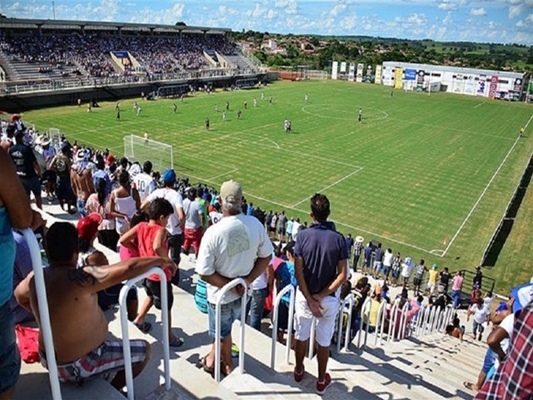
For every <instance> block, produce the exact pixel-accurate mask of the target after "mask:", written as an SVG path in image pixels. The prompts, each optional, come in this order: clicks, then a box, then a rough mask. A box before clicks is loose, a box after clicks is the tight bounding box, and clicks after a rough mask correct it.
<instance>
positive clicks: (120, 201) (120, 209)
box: [110, 169, 141, 236]
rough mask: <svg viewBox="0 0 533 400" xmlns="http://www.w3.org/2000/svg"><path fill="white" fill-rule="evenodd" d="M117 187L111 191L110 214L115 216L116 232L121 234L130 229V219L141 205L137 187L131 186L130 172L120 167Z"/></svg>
mask: <svg viewBox="0 0 533 400" xmlns="http://www.w3.org/2000/svg"><path fill="white" fill-rule="evenodd" d="M118 183H119V184H120V186H119V188H118V189H115V190H113V191H112V192H111V199H110V208H111V213H110V214H111V215H112V216H113V217H115V218H116V219H115V224H116V229H117V233H118V234H119V235H121V236H122V235H123V234H124V233H126V232H127V231H128V230H129V229H130V220H131V218H132V217H133V215H135V213H136V212H137V210H138V209H139V208H140V206H141V199H140V197H139V192H137V189H135V188H134V187H132V186H131V183H130V174H129V173H128V171H126V170H125V169H122V171H120V173H119V175H118Z"/></svg>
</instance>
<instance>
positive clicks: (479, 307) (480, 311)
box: [466, 299, 490, 340]
mask: <svg viewBox="0 0 533 400" xmlns="http://www.w3.org/2000/svg"><path fill="white" fill-rule="evenodd" d="M471 315H474V322H473V331H474V340H475V339H476V334H477V332H478V331H479V335H478V336H477V340H481V339H482V337H483V331H484V330H485V325H486V324H485V323H486V322H488V320H489V316H490V310H489V309H488V308H487V307H484V306H483V299H477V302H476V303H475V304H473V305H472V306H471V307H470V308H469V309H468V312H467V314H466V321H467V322H468V320H469V319H470V316H471Z"/></svg>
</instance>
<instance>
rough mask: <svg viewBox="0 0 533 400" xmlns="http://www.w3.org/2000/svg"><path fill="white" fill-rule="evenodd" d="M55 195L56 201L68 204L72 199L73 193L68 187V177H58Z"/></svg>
mask: <svg viewBox="0 0 533 400" xmlns="http://www.w3.org/2000/svg"><path fill="white" fill-rule="evenodd" d="M56 194H57V198H58V200H61V201H67V202H70V201H72V199H73V198H74V192H73V191H72V186H71V185H70V177H68V176H66V177H65V176H64V177H61V176H60V177H58V179H57V189H56Z"/></svg>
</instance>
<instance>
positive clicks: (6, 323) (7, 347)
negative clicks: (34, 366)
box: [0, 301, 20, 394]
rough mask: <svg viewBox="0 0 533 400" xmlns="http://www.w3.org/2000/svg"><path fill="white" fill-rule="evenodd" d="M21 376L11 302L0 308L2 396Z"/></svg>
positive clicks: (0, 384)
mask: <svg viewBox="0 0 533 400" xmlns="http://www.w3.org/2000/svg"><path fill="white" fill-rule="evenodd" d="M19 374H20V354H19V349H18V347H17V340H16V336H15V322H14V320H13V314H12V313H11V309H10V308H9V301H7V302H6V303H5V304H4V305H2V306H0V394H2V393H4V392H7V391H8V390H9V389H11V388H12V387H13V386H15V384H16V383H17V381H18V379H19Z"/></svg>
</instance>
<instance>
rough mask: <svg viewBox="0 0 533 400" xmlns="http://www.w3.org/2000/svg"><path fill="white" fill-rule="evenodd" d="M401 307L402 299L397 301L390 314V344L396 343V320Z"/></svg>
mask: <svg viewBox="0 0 533 400" xmlns="http://www.w3.org/2000/svg"><path fill="white" fill-rule="evenodd" d="M399 305H400V299H396V300H395V301H394V304H393V306H392V308H391V312H390V324H389V338H388V339H389V342H392V341H394V335H395V334H396V318H397V314H398V308H399Z"/></svg>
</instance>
